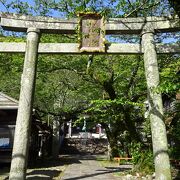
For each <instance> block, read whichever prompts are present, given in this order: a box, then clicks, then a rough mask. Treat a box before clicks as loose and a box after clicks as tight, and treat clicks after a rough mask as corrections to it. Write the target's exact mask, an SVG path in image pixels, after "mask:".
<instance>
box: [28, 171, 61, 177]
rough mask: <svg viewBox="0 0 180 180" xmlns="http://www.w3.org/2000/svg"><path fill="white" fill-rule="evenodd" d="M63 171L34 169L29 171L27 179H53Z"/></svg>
mask: <svg viewBox="0 0 180 180" xmlns="http://www.w3.org/2000/svg"><path fill="white" fill-rule="evenodd" d="M61 172H62V171H58V170H49V169H48V170H33V171H32V172H30V173H27V176H26V179H53V178H54V177H58V176H59V174H60V173H61Z"/></svg>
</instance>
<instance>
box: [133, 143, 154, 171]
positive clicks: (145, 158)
mask: <svg viewBox="0 0 180 180" xmlns="http://www.w3.org/2000/svg"><path fill="white" fill-rule="evenodd" d="M130 149H131V155H132V162H133V164H134V169H133V171H135V172H141V173H144V174H150V173H152V172H154V165H153V153H152V149H146V148H145V147H143V145H142V144H141V143H137V142H134V143H132V144H131V147H130Z"/></svg>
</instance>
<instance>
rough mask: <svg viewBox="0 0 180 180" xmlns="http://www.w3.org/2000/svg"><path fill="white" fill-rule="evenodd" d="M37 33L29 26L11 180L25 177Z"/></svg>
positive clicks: (36, 52)
mask: <svg viewBox="0 0 180 180" xmlns="http://www.w3.org/2000/svg"><path fill="white" fill-rule="evenodd" d="M39 34H40V31H39V30H38V29H36V28H29V29H28V31H27V43H26V53H25V61H24V68H23V74H22V78H21V91H20V97H19V108H18V114H17V120H16V129H15V135H14V146H13V152H12V161H11V169H10V175H9V179H11V180H24V179H25V178H26V169H27V162H28V150H29V147H28V145H29V135H30V129H31V115H32V105H33V95H34V89H35V79H36V67H37V55H38V43H39Z"/></svg>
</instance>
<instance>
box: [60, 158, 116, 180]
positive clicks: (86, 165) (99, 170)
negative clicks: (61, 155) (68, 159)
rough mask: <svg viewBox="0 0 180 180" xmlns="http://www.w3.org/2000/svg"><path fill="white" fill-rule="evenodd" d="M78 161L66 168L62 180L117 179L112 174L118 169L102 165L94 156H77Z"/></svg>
mask: <svg viewBox="0 0 180 180" xmlns="http://www.w3.org/2000/svg"><path fill="white" fill-rule="evenodd" d="M75 158H76V160H77V161H76V163H72V164H70V165H69V166H68V167H67V169H66V170H65V172H64V174H63V176H62V178H61V179H62V180H81V179H82V180H83V179H85V180H100V179H101V180H102V179H103V180H115V179H117V178H116V177H114V176H113V175H112V173H113V172H116V169H111V168H109V169H107V168H104V167H101V166H100V164H99V162H98V161H96V160H95V158H94V157H93V156H76V157H75Z"/></svg>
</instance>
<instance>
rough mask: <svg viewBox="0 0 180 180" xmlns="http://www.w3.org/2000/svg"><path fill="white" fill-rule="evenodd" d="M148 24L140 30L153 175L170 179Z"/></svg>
mask: <svg viewBox="0 0 180 180" xmlns="http://www.w3.org/2000/svg"><path fill="white" fill-rule="evenodd" d="M151 27H152V26H151V24H149V26H148V27H146V29H144V30H143V32H142V46H143V49H144V66H145V75H146V81H147V90H148V100H149V103H150V113H149V115H150V123H151V134H152V144H153V155H154V163H155V177H156V179H157V180H170V179H171V172H170V162H169V155H168V143H167V135H166V127H165V123H164V121H163V104H162V97H161V93H159V92H157V91H156V90H157V87H158V85H159V71H158V62H157V54H156V47H155V42H154V29H152V28H151Z"/></svg>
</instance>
